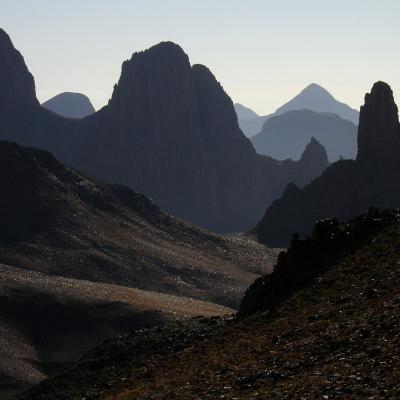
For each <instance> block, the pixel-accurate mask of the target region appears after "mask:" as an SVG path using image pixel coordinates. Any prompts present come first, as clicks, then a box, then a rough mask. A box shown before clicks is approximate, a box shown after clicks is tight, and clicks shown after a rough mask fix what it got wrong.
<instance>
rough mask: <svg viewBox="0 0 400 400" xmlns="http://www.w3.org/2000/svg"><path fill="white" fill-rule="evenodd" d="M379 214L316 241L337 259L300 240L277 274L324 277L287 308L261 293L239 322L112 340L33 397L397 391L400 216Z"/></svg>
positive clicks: (341, 395) (193, 399)
mask: <svg viewBox="0 0 400 400" xmlns="http://www.w3.org/2000/svg"><path fill="white" fill-rule="evenodd" d="M371 217H372V218H369V217H367V218H360V219H359V220H358V222H354V221H353V223H351V228H350V226H341V227H339V230H343V232H346V231H349V232H351V235H352V237H353V238H358V239H357V241H356V242H353V243H352V245H351V246H350V247H349V248H347V249H345V247H346V246H344V247H343V248H341V247H340V246H339V247H337V248H336V249H335V248H334V247H335V245H337V244H338V242H336V240H333V243H329V237H328V236H327V237H325V238H324V239H322V238H319V239H317V240H318V245H317V248H319V250H321V249H322V248H321V247H318V246H321V245H323V246H324V247H325V248H328V249H330V251H331V252H330V255H331V256H333V259H334V261H333V262H331V263H330V264H329V267H328V268H326V267H327V265H326V264H325V265H324V264H323V263H314V264H312V265H310V264H309V263H308V262H307V261H309V260H314V261H316V260H317V258H318V255H317V256H316V253H315V251H314V247H313V246H312V245H311V246H308V245H307V244H306V243H303V242H301V243H298V244H299V247H298V248H297V252H296V255H295V257H292V256H293V254H292V256H288V258H290V260H289V261H291V264H290V267H289V268H286V269H285V268H282V269H281V270H280V272H279V274H280V276H281V277H283V278H285V276H286V278H288V279H289V280H290V277H291V274H292V273H294V274H295V275H296V276H297V277H300V276H301V272H304V273H305V275H308V276H309V277H310V274H307V272H310V271H309V269H311V273H314V279H311V280H309V281H308V282H307V283H306V284H305V285H303V286H301V287H298V289H297V291H296V292H295V293H294V294H293V293H292V294H289V295H288V296H287V297H286V298H285V299H283V300H282V301H281V302H280V303H279V306H277V307H274V308H273V309H272V308H271V307H269V306H268V305H269V304H268V298H265V297H263V296H261V297H260V298H259V299H258V300H259V303H258V305H259V307H260V308H259V310H260V311H264V310H268V311H267V312H265V313H263V314H262V313H259V314H257V315H253V316H252V317H251V318H247V319H243V320H241V321H240V322H238V323H233V322H232V321H231V320H228V321H224V320H215V319H209V320H201V321H199V320H194V321H192V322H191V323H187V324H186V325H185V324H173V325H167V326H166V327H164V328H163V329H161V330H157V329H152V330H146V331H145V332H138V333H136V334H133V335H132V336H131V337H129V338H127V339H119V340H114V341H112V342H109V343H106V344H104V345H103V346H101V347H99V348H98V349H96V350H94V351H93V352H91V353H89V354H87V355H86V356H85V357H84V358H83V359H82V360H81V361H80V362H79V363H78V364H77V365H75V366H74V367H73V368H71V369H70V370H69V371H66V372H65V373H63V374H61V375H60V376H59V377H57V378H53V379H51V380H49V381H46V382H43V384H42V385H40V386H38V387H37V388H35V389H34V390H33V391H32V392H31V393H29V394H27V395H26V396H25V397H24V399H29V400H38V399H40V400H50V399H51V400H52V399H54V398H68V399H71V400H72V399H81V398H82V397H85V398H88V399H92V398H93V399H94V398H96V396H98V395H99V397H100V398H101V399H103V400H131V399H148V400H150V399H152V400H159V399H160V400H161V399H166V398H168V399H171V400H198V399H222V398H224V399H301V398H302V397H303V398H304V397H305V396H306V397H307V398H310V399H320V398H322V399H323V398H328V399H331V398H332V399H372V398H376V399H381V398H388V399H396V398H397V397H398V393H399V391H400V386H399V382H400V374H399V369H398V368H397V365H398V357H399V354H398V348H399V334H400V324H399V320H398V317H397V315H398V311H399V287H400V263H399V261H400V260H399V252H398V248H399V246H400V235H399V214H398V210H397V211H394V212H385V213H383V214H380V215H376V214H374V215H371ZM367 227H368V228H367ZM336 228H338V227H336ZM366 228H367V229H366ZM356 232H357V233H356ZM321 239H322V240H321ZM324 242H325V244H324ZM332 244H333V246H332ZM343 249H345V253H342V252H341V250H343ZM292 251H294V248H293V249H292ZM321 254H322V256H323V252H322V253H320V254H319V256H321ZM304 261H306V262H304ZM314 268H316V269H314ZM318 268H319V270H318ZM266 279H268V278H266ZM264 301H265V305H264ZM183 338H184V339H183ZM63 396H65V397H63Z"/></svg>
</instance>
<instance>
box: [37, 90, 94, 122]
mask: <svg viewBox="0 0 400 400" xmlns="http://www.w3.org/2000/svg"><path fill="white" fill-rule="evenodd" d="M42 107H44V108H47V109H48V110H51V111H53V112H55V113H56V114H59V115H62V116H63V117H66V118H85V117H87V116H88V115H91V114H93V113H94V112H95V111H96V110H95V109H94V107H93V105H92V103H91V102H90V100H89V98H88V97H87V96H85V95H84V94H82V93H72V92H65V93H60V94H58V95H57V96H54V97H52V98H51V99H49V100H47V101H45V102H44V103H42Z"/></svg>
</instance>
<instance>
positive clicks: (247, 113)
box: [235, 103, 269, 138]
mask: <svg viewBox="0 0 400 400" xmlns="http://www.w3.org/2000/svg"><path fill="white" fill-rule="evenodd" d="M235 111H236V115H237V117H238V122H239V126H240V129H241V130H242V132H243V133H244V134H245V135H246V136H247V137H248V138H250V137H252V136H254V135H255V134H257V133H258V132H260V131H261V129H262V126H263V124H264V122H265V121H266V120H267V119H268V118H269V116H268V115H265V116H260V115H258V114H257V113H255V112H254V111H253V110H251V109H250V108H248V107H245V106H243V105H242V104H239V103H236V104H235Z"/></svg>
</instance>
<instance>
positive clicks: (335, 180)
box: [257, 82, 400, 246]
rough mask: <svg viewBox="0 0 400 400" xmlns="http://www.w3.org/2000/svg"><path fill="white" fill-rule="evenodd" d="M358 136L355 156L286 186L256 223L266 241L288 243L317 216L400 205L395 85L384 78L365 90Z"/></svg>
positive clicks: (349, 214) (342, 216)
mask: <svg viewBox="0 0 400 400" xmlns="http://www.w3.org/2000/svg"><path fill="white" fill-rule="evenodd" d="M357 140H358V154H357V159H356V160H343V161H337V162H336V163H334V164H333V165H331V166H330V167H329V168H327V169H326V170H325V171H324V173H323V174H322V175H321V176H320V177H318V178H316V179H315V180H314V181H313V182H311V183H310V184H309V185H307V186H306V187H305V188H304V189H299V188H298V187H297V186H296V185H293V184H291V185H289V186H288V187H287V188H286V190H285V192H284V194H283V195H282V197H281V198H280V199H279V200H276V201H275V202H273V204H272V205H271V206H270V207H269V208H268V209H267V211H266V213H265V216H264V218H263V219H262V220H261V222H260V223H259V224H258V226H257V233H258V237H259V240H260V241H261V242H263V243H268V244H269V245H273V246H286V245H287V244H288V243H289V240H290V237H291V235H292V233H293V232H299V233H300V234H302V235H303V234H308V235H309V234H310V233H311V230H312V227H313V224H314V221H315V220H317V219H320V218H325V217H331V216H336V217H338V218H339V219H348V218H351V217H354V216H356V215H358V214H360V213H363V212H366V211H367V210H368V208H369V207H371V206H373V207H380V208H394V207H399V206H400V190H399V188H398V186H397V184H396V182H397V181H398V180H399V178H400V165H399V161H400V125H399V119H398V111H397V106H396V104H395V102H394V99H393V93H392V90H391V89H390V87H389V85H387V84H386V83H384V82H377V83H375V84H374V86H373V87H372V90H371V93H370V94H367V95H366V96H365V104H364V105H363V106H362V107H361V111H360V124H359V127H358V137H357Z"/></svg>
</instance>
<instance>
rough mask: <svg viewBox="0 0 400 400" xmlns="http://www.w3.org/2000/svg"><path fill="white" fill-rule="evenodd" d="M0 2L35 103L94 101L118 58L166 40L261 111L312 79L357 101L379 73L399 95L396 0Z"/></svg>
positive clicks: (112, 77)
mask: <svg viewBox="0 0 400 400" xmlns="http://www.w3.org/2000/svg"><path fill="white" fill-rule="evenodd" d="M0 10H1V12H0V15H1V18H0V27H1V28H3V29H4V30H5V31H7V33H8V34H9V35H10V37H11V39H12V41H13V43H14V46H15V47H16V48H17V49H18V50H19V51H21V53H22V54H23V56H24V58H25V62H26V63H27V65H28V68H29V70H30V71H31V72H32V73H33V75H34V77H35V81H36V90H37V95H38V98H39V100H40V101H42V102H43V101H45V100H47V99H49V98H51V97H53V96H54V95H56V94H58V93H61V92H65V91H72V92H81V93H84V94H86V95H87V96H88V97H89V98H90V99H91V101H92V103H93V105H94V106H95V108H96V109H99V108H101V107H102V106H103V105H105V104H107V101H108V99H109V98H110V96H111V93H112V90H113V86H114V84H115V83H116V82H117V81H118V78H119V75H120V72H121V64H122V62H123V61H124V60H126V59H129V58H130V57H131V55H132V53H134V52H136V51H140V50H144V49H146V48H148V47H150V46H152V45H154V44H156V43H159V42H161V41H166V40H171V41H173V42H175V43H178V44H179V45H180V46H181V47H182V48H183V49H184V50H185V52H186V53H187V54H188V55H189V57H190V60H191V63H192V64H195V63H200V64H204V65H207V66H208V67H209V68H210V70H211V71H212V72H213V73H214V75H215V76H216V78H217V79H218V80H219V81H220V82H221V84H222V85H223V87H224V89H225V91H226V92H227V93H228V94H229V95H230V96H231V98H232V100H233V101H234V102H240V103H242V104H244V105H246V106H248V107H250V108H252V109H253V110H254V111H256V112H257V113H259V114H269V113H271V112H274V111H275V109H276V108H278V107H279V106H280V105H282V104H283V103H285V102H286V101H288V100H289V99H290V98H292V97H294V96H295V95H296V94H297V93H298V92H300V91H301V90H302V89H303V88H304V87H305V86H307V85H308V84H310V83H312V82H315V83H318V84H320V85H321V86H323V87H325V88H326V89H327V90H329V91H330V92H331V93H332V94H333V95H334V96H335V97H336V98H337V99H338V100H340V101H343V102H345V103H347V104H349V105H350V106H352V107H354V108H356V109H358V108H359V107H360V105H361V104H362V103H363V98H364V94H365V93H366V92H368V91H369V90H370V88H371V87H372V84H373V83H374V82H375V81H377V80H384V81H386V82H387V83H389V84H390V85H391V87H392V89H393V91H394V93H395V97H396V100H400V46H399V44H400V43H399V42H400V23H399V20H400V1H399V0H379V1H378V0H362V1H361V0H346V1H343V0H330V1H326V0H318V1H317V0H301V1H298V0H279V1H270V0H263V1H261V0H246V1H244V0H242V1H237V0H219V1H218V0H212V1H211V0H201V1H194V0H186V1H184V0H160V1H159V0H144V1H139V0H107V1H106V0H79V1H78V0H69V1H63V0H51V1H50V0H0Z"/></svg>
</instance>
